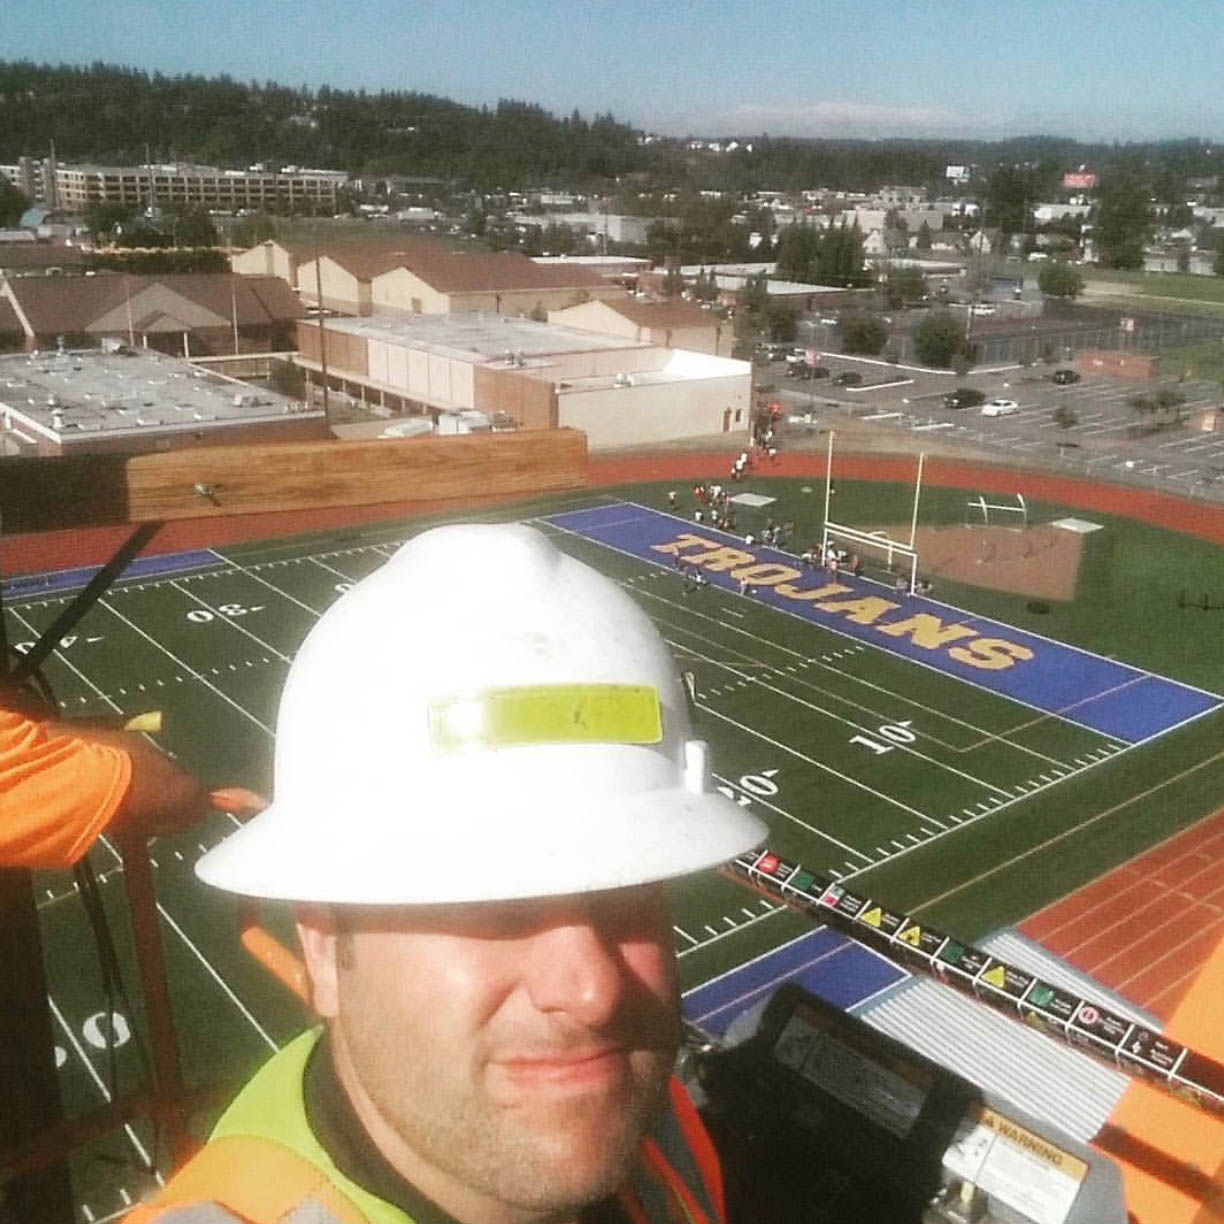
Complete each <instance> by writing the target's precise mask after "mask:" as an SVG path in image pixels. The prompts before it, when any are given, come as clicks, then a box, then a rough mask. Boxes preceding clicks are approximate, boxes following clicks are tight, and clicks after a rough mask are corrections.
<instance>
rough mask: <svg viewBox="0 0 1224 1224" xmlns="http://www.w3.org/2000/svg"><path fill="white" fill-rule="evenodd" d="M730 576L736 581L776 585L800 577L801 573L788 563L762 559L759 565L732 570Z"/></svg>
mask: <svg viewBox="0 0 1224 1224" xmlns="http://www.w3.org/2000/svg"><path fill="white" fill-rule="evenodd" d="M731 577H732V578H734V579H736V580H737V581H738V582H755V583H756V584H757V586H777V585H778V583H780V582H790V580H791V579H792V578H802V577H803V574H802V572H801V571H800V570H797V569H795V568H794V567H793V566H790V565H777V564H775V563H774V562H772V561H763V562H761V564H760V565H745V566H744V567H743V568H742V569H737V570H732V571H731Z"/></svg>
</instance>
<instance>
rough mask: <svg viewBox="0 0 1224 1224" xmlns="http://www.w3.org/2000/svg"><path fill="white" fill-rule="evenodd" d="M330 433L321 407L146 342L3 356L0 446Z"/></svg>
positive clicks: (163, 444)
mask: <svg viewBox="0 0 1224 1224" xmlns="http://www.w3.org/2000/svg"><path fill="white" fill-rule="evenodd" d="M327 436H328V430H327V422H326V421H325V419H324V416H323V413H322V412H321V411H318V410H316V409H313V408H308V407H306V406H304V405H303V404H301V403H300V402H298V401H297V400H292V399H289V398H287V397H286V396H283V395H278V394H277V393H275V392H273V391H269V390H266V389H264V388H257V387H253V386H251V385H250V384H248V383H242V382H238V381H236V380H235V379H232V378H227V377H225V376H224V375H220V374H216V373H213V372H210V371H204V370H201V369H199V368H197V367H196V366H193V365H191V364H190V363H189V362H186V361H182V360H179V359H176V358H173V357H167V356H164V355H163V354H160V353H153V352H150V351H148V350H139V349H131V348H127V347H125V346H121V345H110V346H108V348H107V349H106V350H99V349H91V350H86V351H79V350H62V351H55V352H49V353H32V354H22V355H13V356H7V357H0V453H3V454H7V455H21V454H27V455H65V454H97V453H103V452H108V453H115V452H119V453H127V454H140V453H144V452H147V451H162V450H178V449H180V448H183V447H189V446H216V445H220V444H223V443H230V442H272V441H276V442H288V441H301V440H304V439H309V438H325V437H327Z"/></svg>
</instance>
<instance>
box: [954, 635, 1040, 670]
mask: <svg viewBox="0 0 1224 1224" xmlns="http://www.w3.org/2000/svg"><path fill="white" fill-rule="evenodd" d="M1032 657H1033V652H1032V651H1031V650H1030V649H1029V648H1028V647H1027V646H1021V645H1019V644H1018V643H1017V642H1005V641H1003V639H1002V638H978V639H977V641H976V642H970V643H969V644H968V645H967V646H953V647H952V649H951V650H949V651H948V658H949V659H955V660H956V661H957V662H958V663H967V664H968V665H969V666H970V667H976V668H979V669H980V670H981V671H1003V670H1004V669H1005V668H1008V667H1014V666H1015V664H1016V662H1017V661H1021V662H1024V661H1026V660H1028V659H1031V658H1032Z"/></svg>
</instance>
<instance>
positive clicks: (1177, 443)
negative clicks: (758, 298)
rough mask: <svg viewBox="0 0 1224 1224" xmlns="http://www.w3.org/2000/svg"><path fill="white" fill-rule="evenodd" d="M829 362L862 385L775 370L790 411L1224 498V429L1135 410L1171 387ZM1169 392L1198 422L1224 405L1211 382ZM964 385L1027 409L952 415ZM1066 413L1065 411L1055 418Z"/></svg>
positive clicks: (1034, 371) (1045, 371) (1040, 370)
mask: <svg viewBox="0 0 1224 1224" xmlns="http://www.w3.org/2000/svg"><path fill="white" fill-rule="evenodd" d="M821 363H822V364H823V365H824V366H826V367H828V368H829V370H830V371H831V372H832V374H833V375H834V377H835V376H836V374H837V373H838V372H840V371H841V370H844V369H857V370H859V371H860V372H861V373H862V376H863V382H864V385H863V386H861V387H856V388H848V387H840V386H836V385H834V379H833V378H827V379H820V380H817V381H812V382H806V381H800V380H797V379H791V378H788V377H786V374H785V369H784V368H783V367H770V369H769V374H768V376H767V377H768V379H769V381H772V382H773V383H774V385H775V386H776V387H777V391H776V395H777V396H778V397H780V398H781V400H782V402H783V404H784V407H785V410H786V411H787V413H788V414H791V415H796V416H803V415H806V414H807V413H809V412H812V413H814V414H815V417H818V418H829V417H832V418H836V416H838V415H851V416H853V417H854V418H855V419H857V420H861V421H865V422H869V423H872V424H876V425H879V426H884V427H892V428H896V429H899V430H906V431H908V432H911V433H920V434H938V435H940V436H941V437H943V438H945V439H947V440H949V441H962V442H964V443H966V444H970V445H973V446H976V447H978V448H985V449H987V450H998V451H999V452H1000V457H1001V458H1002V457H1003V456H1004V455H1006V456H1007V457H1009V458H1011V459H1013V460H1014V459H1017V458H1022V459H1024V458H1026V459H1029V460H1031V461H1032V462H1033V463H1035V464H1051V465H1057V466H1065V467H1071V468H1074V469H1076V470H1078V471H1082V472H1085V473H1087V474H1090V475H1094V476H1098V477H1103V478H1105V479H1114V480H1118V479H1121V480H1128V479H1134V480H1137V481H1141V482H1142V483H1144V484H1149V485H1157V486H1162V487H1165V488H1168V489H1169V490H1170V491H1177V492H1181V493H1188V494H1193V495H1195V496H1202V497H1208V498H1211V499H1212V500H1224V432H1220V431H1216V432H1204V431H1203V430H1202V429H1198V428H1194V427H1193V423H1192V421H1184V422H1183V423H1182V424H1180V425H1164V426H1161V427H1158V428H1155V427H1153V424H1152V421H1151V418H1150V417H1148V416H1145V415H1142V414H1140V413H1139V412H1138V411H1137V410H1136V409H1135V408H1133V407H1132V406H1131V404H1130V401H1131V399H1132V398H1133V397H1134V396H1135V395H1137V394H1140V393H1150V392H1153V391H1155V390H1156V389H1157V387H1158V386H1162V385H1167V384H1164V383H1159V384H1158V383H1122V382H1115V381H1112V380H1107V379H1100V378H1091V377H1085V378H1084V379H1083V380H1082V381H1080V382H1078V383H1075V384H1072V385H1071V386H1065V387H1060V386H1056V385H1055V384H1054V383H1053V381H1052V380H1051V374H1052V373H1053V368H1052V367H1048V366H1037V367H1032V368H1030V369H1022V368H1015V367H1013V368H1006V369H997V370H993V371H991V370H977V371H974V372H973V373H972V374H970V375H968V376H967V377H966V378H963V379H957V378H956V377H955V375H953V374H951V373H950V372H946V371H939V372H937V371H931V370H921V369H913V368H908V369H907V368H906V367H904V366H898V365H889V364H887V363H883V362H877V361H867V360H865V359H861V358H854V357H846V356H841V355H827V356H826V355H822V357H821ZM1171 385H1173V386H1175V387H1176V388H1177V389H1178V390H1179V391H1180V392H1181V394H1183V395H1184V396H1185V403H1184V405H1183V407H1182V413H1183V415H1185V416H1188V417H1191V418H1193V417H1194V416H1195V414H1197V413H1199V412H1200V411H1201V410H1202V409H1205V408H1210V407H1214V406H1218V405H1221V403H1222V402H1224V397H1222V396H1221V393H1220V388H1219V386H1218V385H1217V384H1215V383H1212V382H1207V381H1202V380H1197V381H1196V380H1187V381H1185V382H1178V383H1174V384H1171ZM958 386H969V387H974V388H976V389H978V390H980V391H981V392H982V393H983V394H984V395H985V396H986V398H987V399H993V398H996V397H1002V398H1007V399H1011V400H1015V401H1016V402H1017V403H1018V404H1019V408H1018V410H1017V411H1015V412H1013V413H1011V414H1010V415H1007V416H1001V417H994V418H991V417H984V416H983V415H982V412H981V408H980V406H979V407H973V408H964V409H959V410H954V409H948V408H945V407H944V402H943V399H944V396H945V395H946V394H947V392H949V391H951V390H952V389H953V388H954V387H958ZM1059 408H1065V409H1066V410H1067V411H1066V412H1065V413H1059V416H1058V417H1057V418H1056V417H1055V412H1056V411H1057V410H1058V409H1059Z"/></svg>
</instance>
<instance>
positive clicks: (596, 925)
mask: <svg viewBox="0 0 1224 1224" xmlns="http://www.w3.org/2000/svg"><path fill="white" fill-rule="evenodd" d="M342 917H343V920H344V930H343V932H342V933H340V934H339V935H335V934H334V933H333V934H326V933H320V930H319V924H317V923H316V924H315V925H314V926H313V928H312V923H311V921H309V920H307V921H305V922H304V923H303V924H302V926H301V927H300V928H299V929H300V931H301V933H302V937H303V946H304V948H305V949H306V953H307V961H308V964H309V965H310V968H311V978H312V982H313V984H314V992H315V1005H316V1007H317V1008H318V1009H319V1011H320V1013H321V1014H322V1015H323V1016H324V1017H325V1018H326V1019H327V1020H328V1021H329V1031H330V1035H331V1040H332V1043H333V1050H334V1053H335V1059H336V1065H337V1069H338V1073H339V1075H340V1078H341V1081H342V1082H343V1084H344V1087H345V1089H346V1090H347V1091H348V1094H349V1097H350V1099H352V1101H353V1104H354V1106H355V1108H356V1109H357V1112H358V1116H359V1117H360V1118H361V1120H362V1122H363V1123H364V1124H365V1125H366V1128H367V1130H368V1131H369V1132H370V1135H371V1137H372V1138H373V1139H374V1141H375V1142H376V1144H377V1145H378V1146H379V1147H380V1149H381V1150H382V1151H383V1154H384V1155H385V1156H387V1157H388V1158H389V1159H390V1161H391V1163H392V1164H393V1165H395V1166H396V1167H397V1168H398V1169H399V1171H400V1172H401V1173H403V1174H404V1175H405V1176H406V1177H407V1178H408V1179H409V1180H410V1181H412V1182H414V1183H415V1184H416V1185H417V1186H418V1188H419V1189H421V1190H422V1191H424V1192H425V1193H426V1194H428V1195H430V1197H432V1198H434V1199H435V1200H437V1201H438V1202H439V1203H440V1204H441V1205H442V1206H443V1207H446V1208H448V1209H449V1210H451V1212H452V1213H453V1214H456V1215H457V1216H458V1217H459V1218H460V1219H464V1220H468V1219H471V1220H477V1219H480V1220H488V1221H493V1220H499V1219H516V1218H522V1217H524V1216H529V1215H531V1214H532V1213H541V1214H545V1215H547V1214H552V1213H557V1212H564V1211H565V1210H566V1209H567V1208H572V1207H575V1206H578V1205H580V1204H583V1203H587V1202H592V1201H595V1200H597V1199H599V1198H602V1197H604V1196H605V1195H607V1194H608V1193H610V1192H611V1191H612V1190H613V1189H615V1187H616V1186H617V1185H618V1184H619V1183H620V1182H621V1181H622V1180H623V1178H624V1176H625V1173H626V1171H627V1169H628V1166H629V1163H630V1161H631V1159H632V1156H633V1153H634V1151H635V1149H636V1146H637V1141H638V1139H639V1138H640V1137H641V1135H642V1133H643V1131H644V1129H645V1128H646V1126H647V1125H648V1123H649V1120H650V1117H651V1115H652V1113H653V1112H654V1110H655V1109H656V1108H657V1106H658V1105H659V1103H660V1100H661V1098H662V1095H663V1092H664V1086H665V1083H666V1079H667V1075H668V1073H669V1071H670V1069H671V1066H672V1062H673V1059H674V1057H675V1052H676V1047H677V1041H678V1032H679V1030H678V1016H679V1008H678V1003H677V993H676V982H675V961H674V957H673V953H672V944H671V926H670V921H669V918H668V912H667V907H666V903H665V900H664V897H663V893H662V889H661V888H659V887H644V888H634V889H624V890H619V891H616V892H609V893H600V894H592V895H588V896H579V897H566V898H560V899H550V900H543V901H524V902H504V903H492V904H484V905H459V906H449V907H427V908H426V907H421V908H416V909H413V908H404V909H396V910H375V909H363V910H354V911H350V912H348V913H346V914H345V915H343V916H342Z"/></svg>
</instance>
